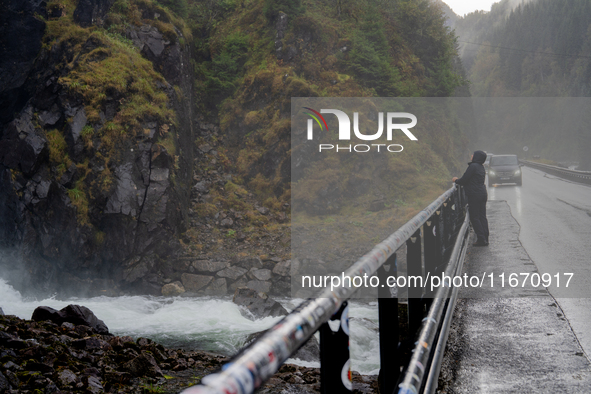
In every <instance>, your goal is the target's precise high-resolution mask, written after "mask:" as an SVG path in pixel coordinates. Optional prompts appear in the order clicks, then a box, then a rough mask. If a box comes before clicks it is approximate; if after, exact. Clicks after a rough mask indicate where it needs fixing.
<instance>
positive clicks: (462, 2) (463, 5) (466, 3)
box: [443, 0, 500, 16]
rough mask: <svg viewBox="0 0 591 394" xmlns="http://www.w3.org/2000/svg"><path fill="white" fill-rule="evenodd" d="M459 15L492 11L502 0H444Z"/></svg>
mask: <svg viewBox="0 0 591 394" xmlns="http://www.w3.org/2000/svg"><path fill="white" fill-rule="evenodd" d="M443 1H444V2H445V3H447V5H448V6H450V8H451V9H452V10H453V11H454V12H455V13H456V14H458V15H460V16H463V15H464V14H468V13H470V12H473V11H476V10H485V11H490V6H491V5H492V4H493V3H496V2H498V1H500V0H443Z"/></svg>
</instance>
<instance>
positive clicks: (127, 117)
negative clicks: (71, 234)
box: [44, 0, 192, 225]
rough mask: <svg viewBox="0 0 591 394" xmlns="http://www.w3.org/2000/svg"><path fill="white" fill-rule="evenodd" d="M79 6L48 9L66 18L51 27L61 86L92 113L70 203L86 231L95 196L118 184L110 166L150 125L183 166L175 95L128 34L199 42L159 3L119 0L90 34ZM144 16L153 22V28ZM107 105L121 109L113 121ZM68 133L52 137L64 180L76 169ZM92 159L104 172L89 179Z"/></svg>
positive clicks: (69, 1) (53, 158) (50, 46)
mask: <svg viewBox="0 0 591 394" xmlns="http://www.w3.org/2000/svg"><path fill="white" fill-rule="evenodd" d="M76 5H77V1H75V0H63V1H56V0H51V1H49V2H48V6H49V7H50V8H51V7H59V9H60V10H63V14H62V16H60V17H59V18H52V19H50V20H48V21H47V29H46V34H45V37H44V49H45V50H47V51H52V52H53V53H54V54H60V55H61V56H62V59H59V60H58V61H57V62H56V64H58V66H59V67H61V70H59V71H60V75H61V76H60V78H59V84H60V85H61V86H62V87H63V88H64V89H65V90H66V91H67V92H68V96H69V98H70V99H71V100H72V101H73V102H76V101H78V102H82V103H83V105H84V109H85V114H86V118H87V124H86V126H85V127H84V128H83V130H82V131H81V138H82V141H83V143H84V149H85V151H86V152H85V154H84V155H83V157H84V158H85V159H86V161H82V162H79V163H75V164H76V166H77V172H78V180H77V181H76V183H75V185H74V186H72V187H71V188H70V189H69V190H68V196H69V197H70V200H71V201H72V204H73V205H74V206H75V207H76V208H77V215H78V221H79V223H80V224H83V225H86V224H90V219H89V206H91V205H92V201H93V199H94V198H95V195H96V194H98V193H102V194H104V193H108V192H109V190H110V189H111V188H112V187H113V185H114V179H113V173H112V169H111V168H110V166H111V165H112V164H114V163H116V162H117V160H119V158H120V156H121V154H122V152H123V150H125V149H130V148H133V146H134V145H135V144H136V143H137V142H136V141H137V138H142V137H146V133H147V132H149V131H148V130H146V129H145V123H146V122H156V124H157V125H158V129H157V132H156V138H157V139H158V140H157V142H159V143H160V144H161V145H162V146H163V147H165V149H166V151H167V152H168V153H169V154H170V155H171V156H172V157H173V159H176V157H175V154H176V138H175V136H174V135H173V134H174V133H169V132H168V131H169V129H171V128H172V127H175V126H176V125H177V117H176V113H175V112H174V110H173V109H172V107H171V97H169V95H168V93H169V91H167V90H164V89H163V88H162V87H164V86H167V83H166V80H165V79H164V77H163V76H162V75H161V74H159V73H158V72H157V71H155V70H154V67H153V65H152V63H151V62H150V61H149V60H147V59H145V58H144V57H143V56H142V54H141V53H140V51H139V50H138V48H136V47H135V46H134V45H133V43H132V42H131V40H129V39H127V38H126V37H125V34H126V31H127V30H128V29H129V27H130V26H136V27H140V26H142V25H143V24H145V23H150V24H151V25H153V26H155V27H157V28H158V29H159V30H160V31H161V32H162V33H163V35H164V37H165V38H166V39H168V40H170V41H174V40H177V39H178V40H179V41H180V40H181V39H182V42H181V45H187V44H186V42H187V41H190V40H191V39H192V37H191V32H190V30H189V29H188V28H187V27H186V24H185V23H184V22H183V21H182V19H180V18H179V17H178V16H176V15H174V13H172V12H170V11H169V10H168V9H167V8H165V7H163V6H161V5H160V4H158V3H157V2H155V1H152V0H117V1H115V3H114V4H113V6H112V7H111V11H110V12H109V13H108V14H107V16H106V18H105V20H104V21H103V24H102V26H101V27H98V26H91V27H88V28H83V27H80V26H79V25H77V24H76V23H75V22H74V20H73V13H74V9H75V8H76ZM145 17H149V18H153V19H150V20H149V21H146V20H145V19H144V18H145ZM175 26H178V28H175ZM170 92H172V95H174V90H172V89H170ZM177 96H178V93H177ZM177 98H178V97H177ZM107 105H110V106H111V108H113V107H114V108H115V114H114V116H113V118H112V119H106V118H105V113H106V106H107ZM65 127H67V125H66V126H65ZM64 132H65V129H64V130H51V131H48V132H47V138H48V142H49V151H50V162H51V163H52V165H53V166H54V167H55V168H56V171H55V172H54V173H55V175H56V177H57V178H59V177H61V176H62V175H63V174H64V173H65V171H66V170H67V169H68V168H70V166H71V165H72V162H73V161H72V159H71V158H70V157H69V155H68V146H67V144H66V141H65V139H64V134H63V133H64ZM90 156H92V158H93V161H94V163H95V164H96V165H95V166H93V168H97V167H102V171H100V172H99V173H96V174H93V175H92V176H88V175H90V174H91V172H92V171H91V170H90V169H89V166H88V160H87V159H88V158H89V157H90ZM85 159H81V160H85ZM176 160H178V159H176ZM173 175H174V174H173ZM58 180H59V179H58Z"/></svg>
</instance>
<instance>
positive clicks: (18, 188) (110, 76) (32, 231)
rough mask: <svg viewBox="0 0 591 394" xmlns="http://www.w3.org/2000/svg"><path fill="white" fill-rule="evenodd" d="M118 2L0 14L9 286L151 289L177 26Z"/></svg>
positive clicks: (86, 1)
mask: <svg viewBox="0 0 591 394" xmlns="http://www.w3.org/2000/svg"><path fill="white" fill-rule="evenodd" d="M120 3H121V2H119V3H117V4H115V6H113V1H110V0H80V1H79V2H77V4H72V2H60V3H58V2H52V1H49V2H47V3H46V2H41V1H37V0H28V1H24V2H23V1H20V0H18V1H17V0H9V1H7V2H5V3H4V6H3V7H4V10H2V12H1V13H0V14H1V15H2V19H3V20H2V26H1V29H2V31H1V34H0V36H1V37H2V47H1V48H2V51H3V52H4V53H5V55H3V56H1V57H0V58H1V60H0V75H2V78H1V82H0V103H2V112H1V114H0V122H1V123H0V250H1V257H0V264H1V266H2V268H1V269H2V271H3V275H4V276H5V277H6V276H8V277H9V278H7V279H10V280H11V282H12V283H13V284H14V285H15V287H17V288H20V289H22V288H24V287H28V288H35V289H37V291H38V292H44V293H46V292H56V291H59V292H60V293H62V294H64V295H65V294H83V293H85V292H91V293H96V292H98V291H101V290H102V291H104V290H105V289H107V288H110V289H113V288H121V289H126V290H131V291H139V292H143V293H157V294H159V293H160V288H161V286H162V282H161V281H162V278H160V277H158V275H157V274H155V273H154V272H158V270H157V267H158V265H159V264H160V263H161V262H162V261H164V260H165V259H167V258H168V257H169V256H170V255H173V254H174V253H175V251H176V250H178V245H179V244H178V241H177V238H178V234H179V233H180V232H182V231H184V228H183V225H184V223H185V222H186V220H185V219H186V217H187V212H188V205H189V197H190V196H189V190H190V182H191V178H192V174H193V170H192V166H193V150H192V146H193V139H194V138H193V130H192V124H193V113H192V107H193V105H192V100H193V99H192V81H193V76H192V72H191V68H190V53H189V47H188V46H187V45H186V44H185V42H186V39H187V37H186V35H187V34H186V33H183V26H182V23H181V22H180V21H179V20H175V19H174V17H173V16H172V15H171V14H170V13H167V11H166V10H165V9H163V8H162V7H160V6H158V5H157V4H156V3H152V2H151V1H141V2H137V4H136V3H133V4H130V3H127V2H126V3H125V7H122V6H121V4H120ZM189 34H190V33H189ZM24 273H26V275H24Z"/></svg>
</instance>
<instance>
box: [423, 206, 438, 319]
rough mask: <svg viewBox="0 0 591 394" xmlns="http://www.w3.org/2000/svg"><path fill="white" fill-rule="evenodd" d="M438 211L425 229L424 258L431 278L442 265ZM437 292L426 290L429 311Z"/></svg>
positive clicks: (426, 224) (426, 269)
mask: <svg viewBox="0 0 591 394" xmlns="http://www.w3.org/2000/svg"><path fill="white" fill-rule="evenodd" d="M438 213H441V211H437V212H436V213H434V214H433V215H431V217H430V218H429V220H427V222H426V223H425V225H424V227H423V231H424V237H425V246H424V247H423V249H424V256H425V257H424V258H425V273H430V274H431V276H433V275H436V274H437V268H438V267H439V266H440V265H441V240H440V238H441V234H440V233H441V225H440V222H439V219H440V216H441V215H439V214H438ZM434 292H435V290H433V291H431V290H430V289H429V288H426V290H425V305H426V308H427V310H428V309H429V308H430V307H431V298H432V297H433V293H434Z"/></svg>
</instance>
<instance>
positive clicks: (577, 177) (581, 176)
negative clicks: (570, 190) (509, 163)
mask: <svg viewBox="0 0 591 394" xmlns="http://www.w3.org/2000/svg"><path fill="white" fill-rule="evenodd" d="M521 163H523V164H525V165H527V166H529V167H533V168H537V169H539V170H542V171H544V172H547V173H549V174H552V175H556V176H558V177H561V178H566V179H570V180H573V181H575V182H580V183H586V184H589V185H591V172H589V171H577V170H569V169H568V168H562V167H557V166H551V165H549V164H542V163H536V162H535V161H529V160H521Z"/></svg>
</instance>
